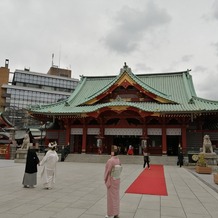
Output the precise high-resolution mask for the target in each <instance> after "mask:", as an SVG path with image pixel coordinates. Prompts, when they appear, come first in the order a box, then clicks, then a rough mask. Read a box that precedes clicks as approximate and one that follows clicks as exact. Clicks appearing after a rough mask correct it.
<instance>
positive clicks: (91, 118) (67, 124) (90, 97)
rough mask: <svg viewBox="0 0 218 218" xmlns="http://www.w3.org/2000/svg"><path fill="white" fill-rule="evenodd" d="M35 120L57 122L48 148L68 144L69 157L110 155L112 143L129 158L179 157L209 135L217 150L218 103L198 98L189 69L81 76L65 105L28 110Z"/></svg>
mask: <svg viewBox="0 0 218 218" xmlns="http://www.w3.org/2000/svg"><path fill="white" fill-rule="evenodd" d="M29 112H30V114H31V115H32V116H34V117H35V118H36V119H38V120H41V121H42V122H44V123H46V122H47V121H49V120H50V121H53V122H54V123H55V125H54V128H53V129H47V130H46V139H45V140H46V144H48V142H49V141H52V140H54V141H56V142H57V143H58V144H59V145H69V147H70V152H71V153H89V154H95V153H97V152H98V150H99V147H100V148H101V152H102V153H104V154H110V148H111V145H112V144H115V145H117V146H118V147H119V148H120V153H121V154H126V151H127V149H128V147H129V145H132V146H133V147H134V154H135V155H138V154H141V144H142V143H146V144H147V146H148V148H149V153H150V154H151V155H177V153H178V146H181V147H182V149H183V151H184V152H185V153H186V152H189V151H192V150H199V148H200V147H202V141H203V136H204V135H205V134H208V135H210V138H211V141H212V144H213V146H214V147H217V148H218V128H217V127H218V125H217V124H218V101H212V100H208V99H203V98H200V97H198V96H197V95H196V92H195V88H194V85H193V80H192V76H191V74H190V70H186V71H182V72H171V73H159V74H137V75H136V74H134V73H133V72H132V71H131V68H129V67H128V66H127V65H126V63H125V65H124V67H123V68H122V69H121V70H120V73H119V74H118V75H115V76H81V78H80V81H79V84H78V85H77V87H76V89H75V91H74V92H73V93H72V94H71V96H70V97H69V98H68V99H66V100H63V101H59V102H57V103H54V104H48V105H36V106H32V107H30V108H29Z"/></svg>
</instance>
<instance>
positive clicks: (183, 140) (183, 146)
mask: <svg viewBox="0 0 218 218" xmlns="http://www.w3.org/2000/svg"><path fill="white" fill-rule="evenodd" d="M186 149H187V141H186V126H185V125H183V126H182V150H183V151H185V152H186Z"/></svg>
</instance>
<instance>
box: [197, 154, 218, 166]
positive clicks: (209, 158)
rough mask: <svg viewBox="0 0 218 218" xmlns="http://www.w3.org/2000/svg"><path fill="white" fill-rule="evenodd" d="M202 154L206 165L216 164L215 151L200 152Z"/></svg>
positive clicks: (217, 157) (217, 156)
mask: <svg viewBox="0 0 218 218" xmlns="http://www.w3.org/2000/svg"><path fill="white" fill-rule="evenodd" d="M200 154H204V159H205V160H206V162H207V164H208V165H217V164H218V155H217V154H216V153H200Z"/></svg>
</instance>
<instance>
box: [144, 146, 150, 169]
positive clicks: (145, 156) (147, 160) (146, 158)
mask: <svg viewBox="0 0 218 218" xmlns="http://www.w3.org/2000/svg"><path fill="white" fill-rule="evenodd" d="M143 157H144V164H143V168H145V167H146V165H147V167H148V169H149V170H150V157H149V153H148V148H147V147H145V148H144V149H143Z"/></svg>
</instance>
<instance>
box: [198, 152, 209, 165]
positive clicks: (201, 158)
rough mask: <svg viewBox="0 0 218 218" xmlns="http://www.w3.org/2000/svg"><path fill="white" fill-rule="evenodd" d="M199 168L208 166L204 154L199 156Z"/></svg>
mask: <svg viewBox="0 0 218 218" xmlns="http://www.w3.org/2000/svg"><path fill="white" fill-rule="evenodd" d="M197 166H200V167H206V166H207V162H206V160H205V158H204V154H199V155H198V161H197Z"/></svg>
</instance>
